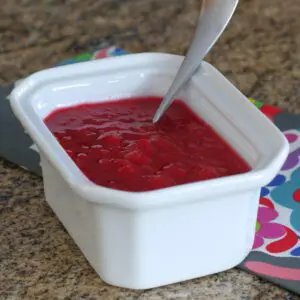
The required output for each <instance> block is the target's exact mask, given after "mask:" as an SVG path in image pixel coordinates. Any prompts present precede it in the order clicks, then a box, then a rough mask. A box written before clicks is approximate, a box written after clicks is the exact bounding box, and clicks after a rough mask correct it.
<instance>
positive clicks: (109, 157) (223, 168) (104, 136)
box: [45, 97, 250, 192]
mask: <svg viewBox="0 0 300 300" xmlns="http://www.w3.org/2000/svg"><path fill="white" fill-rule="evenodd" d="M160 101H161V98H158V97H147V98H138V99H126V100H120V101H115V102H102V103H93V104H82V105H77V106H73V107H68V108H63V109H59V110H56V111H54V112H53V113H51V114H50V115H49V116H48V117H47V118H46V119H45V123H46V125H47V126H48V128H49V129H50V131H51V132H52V133H53V134H54V135H55V137H56V138H57V139H58V141H59V143H60V144H61V145H62V147H63V148H64V149H65V150H66V151H67V153H68V154H69V155H70V157H71V158H72V159H73V160H74V162H75V163H76V164H77V165H78V167H79V168H80V169H81V171H82V172H83V173H84V174H85V175H86V176H87V177H88V178H89V179H90V180H91V181H92V182H94V183H96V184H98V185H101V186H105V187H110V188H115V189H119V190H125V191H136V192H138V191H149V190H154V189H159V188H164V187H170V186H174V185H180V184H185V183H190V182H195V181H201V180H206V179H212V178H218V177H222V176H228V175H234V174H239V173H244V172H247V171H249V169H250V168H249V166H248V165H247V163H246V162H245V161H244V160H243V159H242V158H241V157H239V156H238V155H237V153H236V152H235V151H234V150H232V148H231V147H230V146H229V145H228V144H227V143H226V142H225V141H224V140H223V139H222V138H221V137H220V136H219V135H218V134H217V133H216V132H215V131H214V130H213V129H212V128H211V127H210V126H209V125H208V124H206V123H205V122H204V121H203V120H201V119H200V118H199V117H198V116H196V115H195V114H194V113H193V112H192V111H191V110H190V109H189V108H188V107H187V106H186V105H185V104H184V103H182V102H180V101H175V102H174V103H173V105H172V106H171V107H170V108H169V109H168V111H167V113H166V114H165V116H164V117H163V118H162V119H161V121H159V122H158V123H157V124H153V123H152V117H153V115H154V112H155V110H156V109H157V107H158V105H159V103H160Z"/></svg>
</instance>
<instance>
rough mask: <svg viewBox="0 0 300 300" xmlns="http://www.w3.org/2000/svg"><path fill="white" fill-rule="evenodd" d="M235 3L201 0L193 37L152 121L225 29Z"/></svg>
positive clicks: (231, 1)
mask: <svg viewBox="0 0 300 300" xmlns="http://www.w3.org/2000/svg"><path fill="white" fill-rule="evenodd" d="M237 4H238V0H202V7H201V13H200V16H199V19H198V24H197V29H196V33H195V36H194V39H193V41H192V44H191V46H190V48H189V51H188V53H187V55H186V57H185V59H184V60H183V62H182V64H181V66H180V68H179V71H178V73H177V75H176V77H175V79H174V81H173V83H172V85H171V87H170V88H169V90H168V92H167V94H166V95H165V97H164V99H163V101H162V102H161V104H160V106H159V108H158V109H157V111H156V113H155V115H154V117H153V122H154V123H155V122H157V121H158V120H159V119H160V118H161V116H162V115H163V114H164V113H165V111H166V110H167V109H168V107H169V106H170V105H171V104H172V102H173V100H174V97H176V95H177V93H178V92H179V91H180V89H181V88H182V87H183V85H184V84H185V83H186V82H187V81H188V80H189V79H190V78H191V77H192V76H193V74H194V73H195V72H196V70H197V69H198V67H199V66H200V65H201V61H202V60H203V59H204V57H205V56H206V54H207V53H208V52H209V50H210V49H211V48H212V47H213V45H214V44H215V43H216V41H217V40H218V39H219V37H220V35H221V34H222V33H223V31H224V30H225V28H226V26H227V24H228V23H229V21H230V19H231V17H232V15H233V13H234V11H235V9H236V6H237Z"/></svg>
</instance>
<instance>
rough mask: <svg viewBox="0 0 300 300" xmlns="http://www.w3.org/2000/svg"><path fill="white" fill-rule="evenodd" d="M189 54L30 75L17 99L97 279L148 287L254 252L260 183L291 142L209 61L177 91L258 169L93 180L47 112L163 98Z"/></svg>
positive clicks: (49, 185) (50, 196)
mask: <svg viewBox="0 0 300 300" xmlns="http://www.w3.org/2000/svg"><path fill="white" fill-rule="evenodd" d="M182 60H183V57H180V56H174V55H168V54H158V53H157V54H151V53H149V54H133V55H126V56H123V57H116V58H108V59H104V60H99V61H92V62H86V63H80V64H74V65H70V66H63V67H59V68H54V69H49V70H45V71H41V72H38V73H36V74H34V75H32V76H29V77H28V78H27V79H25V80H24V81H23V82H21V83H20V85H18V86H17V87H16V88H15V89H14V91H13V92H12V94H11V100H10V101H11V106H12V108H13V111H14V113H15V115H16V116H17V117H18V118H19V120H20V121H21V123H22V124H23V126H24V127H25V129H26V130H27V131H28V133H29V134H30V135H31V137H32V138H33V140H34V141H35V142H36V144H37V145H38V147H39V149H40V152H41V160H42V169H43V176H44V186H45V193H46V200H47V202H48V203H49V205H50V206H51V207H52V209H53V210H54V211H55V213H56V215H57V216H58V218H59V219H60V220H61V222H62V223H63V225H64V226H65V227H66V229H67V230H68V232H69V233H70V235H71V236H72V238H73V239H74V241H75V242H76V244H77V245H78V246H79V248H80V249H81V250H82V252H83V253H84V255H85V256H86V258H87V259H88V261H89V262H90V264H91V265H92V266H93V268H94V269H95V270H96V272H97V273H98V274H99V275H100V277H101V278H102V279H103V280H104V281H106V282H108V283H110V284H113V285H117V286H122V287H127V288H133V289H143V288H152V287H156V286H161V285H166V284H170V283H173V282H179V281H184V280H187V279H192V278H195V277H200V276H204V275H208V274H212V273H216V272H220V271H223V270H226V269H229V268H232V267H234V266H236V265H237V264H239V263H240V262H241V261H242V260H243V259H244V258H245V257H246V256H247V254H248V253H249V251H250V250H251V247H252V243H253V240H254V234H255V223H256V216H257V210H258V203H259V195H260V188H261V187H262V186H263V185H265V184H267V183H268V182H269V181H271V180H272V178H273V177H274V176H275V174H276V173H277V172H278V171H279V169H280V168H281V166H282V164H283V163H284V160H285V159H286V157H287V153H288V143H287V142H286V140H285V138H284V137H283V135H282V134H281V133H280V131H279V130H277V128H276V127H275V126H274V125H273V124H272V123H271V121H269V120H268V119H267V118H266V117H265V116H264V115H263V114H262V113H261V112H260V111H259V110H258V109H256V108H255V107H254V105H253V104H251V103H250V102H249V101H248V99H246V98H245V97H244V96H243V95H242V94H241V93H240V92H239V91H238V90H237V89H236V88H235V87H234V86H233V85H232V84H231V83H230V82H228V81H227V80H226V79H225V78H224V77H223V76H222V75H221V74H220V73H219V72H218V71H217V70H215V69H214V68H213V67H212V66H211V65H209V64H207V63H203V66H202V68H201V70H199V71H198V73H197V74H196V75H195V76H194V77H193V79H192V80H191V82H190V83H189V84H188V85H187V86H186V88H185V89H184V90H183V91H182V93H181V95H180V96H179V97H181V98H184V99H185V100H186V101H187V104H188V105H189V106H190V107H191V108H192V109H193V110H194V111H195V112H196V113H197V114H199V115H200V116H201V117H202V118H203V119H205V120H206V121H207V122H208V123H210V124H211V125H212V126H213V127H214V128H215V129H216V130H217V131H218V132H219V133H220V135H222V136H223V137H224V138H225V139H226V140H227V141H228V142H229V143H230V144H231V145H232V146H233V147H234V148H235V149H236V150H237V151H238V152H239V153H240V155H241V156H242V157H244V159H246V160H247V161H248V163H249V164H250V165H251V166H252V168H253V170H252V171H251V172H248V173H245V174H241V175H236V176H230V177H225V178H220V179H214V180H209V181H203V182H198V183H192V184H187V185H182V186H176V187H172V188H167V189H161V190H156V191H151V192H142V193H130V192H123V191H116V190H112V189H107V188H104V187H101V186H96V185H95V184H93V183H92V182H90V181H89V180H88V179H87V178H86V177H85V176H84V175H83V174H82V173H81V171H80V170H79V169H78V168H77V166H76V165H75V164H74V163H73V161H72V160H71V159H70V158H69V156H68V155H67V154H66V153H65V152H64V150H63V149H62V148H61V147H60V145H59V143H58V142H57V141H56V139H55V138H54V137H53V135H52V134H51V133H50V132H49V130H48V129H47V127H46V126H45V124H44V122H43V118H44V117H45V116H47V115H48V114H49V113H50V112H51V111H53V110H54V109H56V108H59V107H62V106H70V105H73V104H77V103H83V102H93V101H105V100H111V99H114V98H120V97H130V96H136V95H139V96H140V95H161V96H162V95H164V93H165V92H166V91H167V89H168V88H169V86H170V84H171V81H172V79H173V78H174V76H175V73H176V71H177V70H178V68H179V66H180V64H181V62H182Z"/></svg>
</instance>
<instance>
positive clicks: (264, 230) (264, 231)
mask: <svg viewBox="0 0 300 300" xmlns="http://www.w3.org/2000/svg"><path fill="white" fill-rule="evenodd" d="M277 217H278V213H277V211H276V210H274V209H272V208H270V207H259V210H258V218H257V222H256V234H255V239H254V244H253V249H257V248H259V247H261V246H262V245H263V244H264V239H277V238H280V237H282V236H284V235H285V233H286V230H285V227H284V226H283V225H281V224H278V223H272V222H271V221H273V220H275V219H276V218H277Z"/></svg>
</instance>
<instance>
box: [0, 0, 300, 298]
mask: <svg viewBox="0 0 300 300" xmlns="http://www.w3.org/2000/svg"><path fill="white" fill-rule="evenodd" d="M66 4H67V5H66ZM199 7H200V0H185V1H178V0H164V1H161V0H97V1H95V0H85V1H79V0H68V1H66V0H65V1H63V0H41V1H30V0H6V1H2V2H1V10H0V84H4V83H8V82H12V81H14V80H16V79H19V78H20V77H22V76H25V75H28V74H29V73H31V72H33V71H36V70H39V69H42V68H45V67H49V66H52V65H53V64H54V63H55V62H57V61H59V60H61V59H65V58H68V57H70V56H72V55H74V54H77V53H80V52H84V51H88V50H92V49H93V48H94V47H95V46H96V45H99V44H101V45H106V44H111V43H116V44H117V45H119V46H121V47H125V48H126V49H128V50H131V51H134V52H141V51H163V52H171V53H181V54H182V53H184V52H185V51H186V49H187V47H188V45H189V42H190V39H191V38H192V34H193V30H194V26H195V22H196V19H197V17H198V11H199ZM299 15H300V3H299V2H298V1H294V0H285V1H282V0H264V1H262V0H241V3H240V6H239V8H238V11H237V13H236V15H235V16H234V19H233V21H232V22H231V24H230V27H229V29H228V30H227V31H226V33H225V34H224V36H223V37H222V39H221V40H220V41H219V42H218V44H217V45H216V47H215V48H214V49H213V51H212V53H211V54H210V55H209V56H208V58H207V59H208V60H209V61H210V62H212V63H213V64H214V65H215V66H217V67H218V68H219V69H220V70H221V71H222V72H223V73H224V74H225V75H226V76H227V77H228V78H229V79H230V80H231V81H232V82H234V83H235V84H236V85H237V87H238V88H239V89H241V90H242V91H243V92H244V93H245V94H247V95H248V96H252V97H255V98H257V99H258V100H263V101H265V102H267V103H272V104H276V105H280V106H281V107H283V108H286V109H288V110H291V111H294V112H298V113H300V104H299V98H300V89H299V80H300V55H299V53H300V31H299V28H300V18H299ZM0 178H1V180H0V220H1V221H0V232H1V234H0V261H1V264H0V299H1V300H2V299H14V300H19V299H106V300H110V299H124V300H125V299H126V300H127V299H128V300H129V299H155V300H156V299H157V300H159V299H260V300H263V299H268V300H271V299H300V298H299V297H297V296H295V295H292V294H290V293H289V292H287V291H284V290H282V289H281V288H279V287H277V286H275V285H273V284H271V283H268V282H266V281H264V280H262V279H260V278H258V277H256V276H254V275H251V274H248V273H245V272H243V271H240V270H237V269H232V270H230V271H227V272H223V273H220V274H217V275H213V276H209V277H205V278H201V279H196V280H192V281H188V282H184V283H179V284H173V285H170V286H166V287H162V288H157V289H153V290H146V291H130V290H125V289H121V288H116V287H112V286H109V285H107V284H105V283H103V282H102V281H101V279H100V278H99V277H98V276H97V275H96V274H95V272H94V271H93V270H92V268H91V267H90V266H89V265H88V263H87V262H86V260H85V258H84V257H83V255H82V254H81V252H80V251H79V250H78V248H77V247H76V245H75V244H74V243H73V241H72V240H71V238H70V237H69V235H68V234H67V233H66V231H65V230H64V228H63V227H62V225H61V224H60V223H59V221H58V219H57V218H56V217H55V215H54V214H53V212H52V210H51V209H50V208H49V206H48V205H47V204H46V203H45V201H44V195H43V187H42V180H41V179H40V178H39V177H37V176H35V175H32V174H29V173H28V172H26V171H24V170H22V169H20V168H18V167H16V166H15V165H12V164H11V163H8V162H7V161H4V160H1V159H0Z"/></svg>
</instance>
